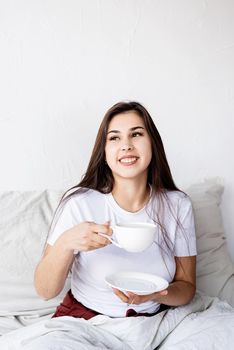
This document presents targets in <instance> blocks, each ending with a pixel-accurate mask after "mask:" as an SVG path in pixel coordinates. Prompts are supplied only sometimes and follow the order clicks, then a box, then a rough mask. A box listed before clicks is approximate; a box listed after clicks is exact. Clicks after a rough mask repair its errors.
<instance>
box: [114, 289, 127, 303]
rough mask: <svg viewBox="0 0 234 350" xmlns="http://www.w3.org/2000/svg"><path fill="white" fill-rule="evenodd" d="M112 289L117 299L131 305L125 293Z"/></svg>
mask: <svg viewBox="0 0 234 350" xmlns="http://www.w3.org/2000/svg"><path fill="white" fill-rule="evenodd" d="M112 289H113V291H114V293H115V295H117V297H118V298H120V299H121V300H122V301H123V302H124V303H129V298H128V296H127V295H126V294H125V293H123V292H122V291H120V290H119V289H116V288H112Z"/></svg>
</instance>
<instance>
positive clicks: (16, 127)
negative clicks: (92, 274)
mask: <svg viewBox="0 0 234 350" xmlns="http://www.w3.org/2000/svg"><path fill="white" fill-rule="evenodd" d="M233 18H234V2H233V1H231V0H230V1H229V0H206V1H205V0H204V1H202V0H158V1H156V0H155V1H150V0H141V1H139V0H126V1H124V0H122V1H121V0H119V1H114V0H99V1H98V0H83V1H82V0H66V1H65V0H38V1H35V0H34V1H32V0H21V1H18V0H8V1H4V0H0V50H1V53H0V99H1V102H0V160H1V173H0V189H1V190H8V189H19V190H28V189H43V188H45V187H46V188H67V187H68V186H70V185H74V184H75V183H77V182H78V181H79V180H80V177H81V175H82V174H83V172H84V171H85V167H86V165H87V161H88V158H89V155H90V151H91V148H92V145H93V142H94V137H95V134H96V131H97V127H98V125H99V122H100V120H101V118H102V117H103V114H104V112H105V111H106V110H107V109H108V108H109V107H110V106H111V105H112V104H113V103H115V102H117V101H119V100H122V99H136V100H138V101H140V102H142V103H143V104H144V105H145V106H146V107H147V108H148V109H149V111H150V113H151V114H152V116H153V117H154V120H155V122H156V124H157V126H158V128H159V131H160V132H161V135H162V138H163V140H164V144H165V148H166V152H167V155H168V159H169V162H170V164H171V169H172V172H173V174H174V178H175V180H176V182H177V184H178V185H179V186H182V187H186V186H187V185H189V184H191V183H193V182H197V181H198V180H201V179H203V178H206V177H214V176H219V177H221V178H223V179H224V183H225V193H224V198H223V204H222V210H223V214H224V221H225V227H226V232H227V236H228V243H229V249H230V251H231V254H232V257H233V260H234V231H233V227H234V215H233V214H234V213H233V207H234V162H233V156H232V150H233V148H234V139H233V137H232V135H233V130H234V125H233V124H234V117H233V111H234V67H233V62H234V20H233Z"/></svg>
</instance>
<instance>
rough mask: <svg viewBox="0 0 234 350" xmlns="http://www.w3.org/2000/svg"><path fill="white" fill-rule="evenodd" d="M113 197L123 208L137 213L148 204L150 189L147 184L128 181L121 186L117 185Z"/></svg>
mask: <svg viewBox="0 0 234 350" xmlns="http://www.w3.org/2000/svg"><path fill="white" fill-rule="evenodd" d="M112 195H113V197H114V199H115V201H116V202H117V203H118V205H119V206H120V207H121V208H123V209H125V210H127V211H129V212H136V211H138V210H140V209H142V208H143V207H144V206H145V205H146V203H147V202H148V200H149V197H150V187H149V186H148V185H147V183H145V182H141V183H138V182H133V181H126V182H125V183H124V184H123V183H121V185H120V184H118V183H115V185H114V188H113V191H112Z"/></svg>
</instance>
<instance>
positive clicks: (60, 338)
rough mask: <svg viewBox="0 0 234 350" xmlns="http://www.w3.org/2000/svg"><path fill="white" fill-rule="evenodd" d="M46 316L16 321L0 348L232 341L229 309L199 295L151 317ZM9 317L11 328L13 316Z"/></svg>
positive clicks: (227, 347)
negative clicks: (28, 320)
mask: <svg viewBox="0 0 234 350" xmlns="http://www.w3.org/2000/svg"><path fill="white" fill-rule="evenodd" d="M46 318H47V319H44V320H41V321H39V322H36V323H34V324H31V325H28V326H26V327H25V326H23V325H22V323H20V328H19V329H16V330H13V331H10V332H8V333H6V334H5V335H3V336H2V337H1V338H0V349H1V350H20V349H24V350H39V349H40V350H41V349H43V350H46V349H53V350H65V349H74V350H75V349H79V350H82V349H85V350H89V349H90V350H93V349H116V350H120V349H121V350H125V349H126V350H131V349H134V350H151V349H156V348H157V349H160V350H171V349H176V350H183V349H186V350H204V349H206V350H209V349H210V350H211V349H212V350H215V349H219V350H221V349H224V350H232V349H233V344H234V332H233V330H234V309H233V308H232V307H231V306H230V305H229V304H227V303H226V302H223V301H220V300H219V299H217V298H211V297H207V296H203V295H200V294H197V295H196V297H195V298H194V300H193V301H192V302H191V303H190V304H189V305H185V306H181V307H177V308H174V309H169V310H167V311H163V312H161V313H160V314H158V315H156V316H153V317H129V318H116V319H112V318H110V317H108V316H103V315H99V316H96V317H94V318H92V319H90V320H88V321H86V320H83V319H76V318H72V317H59V318H54V319H49V318H48V317H46ZM8 321H9V323H8V327H9V329H10V319H9V318H8ZM11 322H12V326H14V327H16V324H15V323H14V322H16V319H13V318H12V319H11ZM3 326H4V327H5V330H6V325H3ZM17 326H18V325H17ZM1 327H2V323H1V319H0V329H1ZM46 343H47V344H49V345H48V347H46V345H45V344H46Z"/></svg>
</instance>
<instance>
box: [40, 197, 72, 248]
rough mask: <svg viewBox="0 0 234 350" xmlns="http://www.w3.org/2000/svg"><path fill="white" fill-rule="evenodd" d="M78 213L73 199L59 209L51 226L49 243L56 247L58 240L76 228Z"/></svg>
mask: <svg viewBox="0 0 234 350" xmlns="http://www.w3.org/2000/svg"><path fill="white" fill-rule="evenodd" d="M77 218H78V216H77V213H75V211H74V209H73V206H72V199H70V200H68V201H67V202H65V203H62V205H60V207H59V208H58V209H57V211H56V213H55V216H54V219H53V221H52V224H51V228H50V231H49V236H48V239H47V243H48V244H50V245H54V243H55V242H56V241H57V239H58V238H59V237H60V236H61V235H62V234H63V233H64V232H65V231H66V230H69V229H70V228H72V227H73V226H75V225H76V224H77V223H78V221H77Z"/></svg>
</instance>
